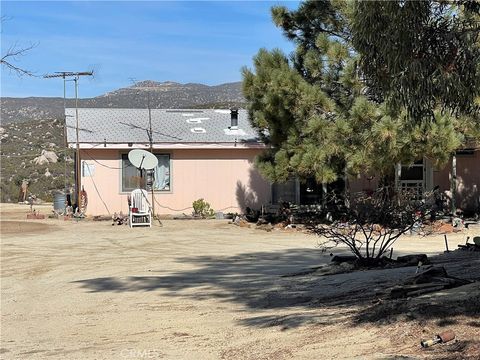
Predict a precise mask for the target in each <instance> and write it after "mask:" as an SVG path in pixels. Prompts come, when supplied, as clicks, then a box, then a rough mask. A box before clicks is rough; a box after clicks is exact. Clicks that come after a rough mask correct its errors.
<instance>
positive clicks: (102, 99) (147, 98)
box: [1, 80, 245, 124]
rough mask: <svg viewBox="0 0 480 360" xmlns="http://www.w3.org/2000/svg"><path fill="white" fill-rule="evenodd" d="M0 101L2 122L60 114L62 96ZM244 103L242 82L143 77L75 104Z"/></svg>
mask: <svg viewBox="0 0 480 360" xmlns="http://www.w3.org/2000/svg"><path fill="white" fill-rule="evenodd" d="M1 103H2V107H1V117H2V124H8V123H11V122H22V121H29V120H49V119H60V118H63V98H61V97H39V96H30V97H23V98H18V97H1ZM244 104H245V98H244V97H243V95H242V91H241V82H231V83H223V84H218V85H205V84H199V83H185V84H182V83H178V82H175V81H164V82H159V81H155V80H142V81H138V82H136V83H135V84H133V85H131V86H128V87H123V88H119V89H116V90H113V91H110V92H107V93H105V94H102V95H98V96H96V97H91V98H80V99H79V100H78V106H79V107H86V108H95V107H102V108H147V107H149V106H150V107H151V108H169V109H179V108H202V107H204V108H205V107H213V108H219V107H231V106H236V107H243V106H244ZM66 106H67V107H73V106H75V100H74V99H71V98H69V99H67V100H66Z"/></svg>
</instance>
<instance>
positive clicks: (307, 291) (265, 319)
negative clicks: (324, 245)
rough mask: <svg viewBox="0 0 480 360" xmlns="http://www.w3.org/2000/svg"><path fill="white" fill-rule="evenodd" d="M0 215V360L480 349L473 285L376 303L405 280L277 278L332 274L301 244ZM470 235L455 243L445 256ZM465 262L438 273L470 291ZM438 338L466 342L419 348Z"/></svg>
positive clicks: (383, 274)
mask: <svg viewBox="0 0 480 360" xmlns="http://www.w3.org/2000/svg"><path fill="white" fill-rule="evenodd" d="M37 209H38V210H40V212H42V213H44V214H47V213H48V212H49V211H50V207H48V206H45V207H40V206H38V207H37ZM0 210H1V220H2V222H1V235H2V239H1V313H2V323H1V349H0V354H1V358H2V359H45V358H48V359H157V358H158V359H292V358H295V359H395V358H397V359H399V358H401V357H399V356H403V358H409V357H410V358H432V359H433V358H442V356H443V357H444V358H445V359H447V358H452V359H454V358H455V356H461V357H458V358H469V357H470V356H476V355H475V351H477V350H478V346H479V345H478V342H476V341H477V340H478V333H479V331H480V330H479V328H480V322H479V313H478V312H477V310H478V309H477V308H476V307H475V306H471V305H470V303H471V301H470V299H471V297H472V296H474V295H475V294H476V296H478V294H479V289H478V286H477V287H473V288H468V289H469V290H468V291H462V290H458V289H461V288H458V289H452V290H449V291H444V292H441V294H435V295H431V296H430V297H428V296H424V297H422V298H417V299H407V300H403V303H402V304H403V305H402V304H398V303H394V302H383V301H380V302H379V301H377V300H376V297H375V294H376V292H377V291H378V290H381V289H384V288H385V287H387V286H389V285H390V284H394V283H396V282H398V281H401V280H402V279H403V278H405V277H407V276H410V275H412V273H414V272H415V268H412V267H408V268H402V269H385V270H370V271H357V272H353V273H347V274H339V275H331V276H318V275H316V274H314V273H313V274H309V275H305V276H296V277H281V275H285V274H291V273H295V272H298V271H302V270H305V269H308V268H310V267H312V266H319V265H321V264H324V263H328V262H329V261H330V256H329V254H325V253H322V252H321V251H320V250H319V249H318V247H317V243H318V240H317V238H315V237H313V236H310V235H306V234H303V233H300V232H286V231H272V232H265V231H261V230H255V229H248V228H239V227H236V226H234V225H231V224H228V222H227V221H218V220H212V221H186V220H182V221H174V220H169V221H168V220H165V221H163V224H164V226H163V227H160V226H158V225H156V226H154V227H152V228H150V229H148V228H136V229H129V228H128V227H126V226H111V223H110V222H93V221H86V220H83V221H79V222H75V221H63V220H57V219H47V220H36V221H26V220H25V218H26V216H25V213H26V212H27V211H28V207H27V206H20V205H7V204H2V206H1V209H0ZM477 229H478V228H477ZM475 231H477V232H479V233H480V231H478V230H475V229H472V230H469V231H466V232H463V233H459V234H452V235H449V246H450V248H451V249H453V248H456V245H457V244H460V243H463V242H464V241H465V237H466V236H467V234H470V235H473V234H474V233H475ZM444 246H445V245H444V240H443V235H436V236H429V237H412V236H405V237H403V238H401V239H400V240H399V241H398V242H397V244H396V245H395V251H394V256H395V255H396V256H399V255H405V254H411V253H426V254H428V255H429V256H434V255H436V254H439V253H442V252H443V250H444ZM342 252H343V253H346V252H345V249H341V248H340V249H336V250H335V253H337V254H338V253H342ZM472 254H473V255H472ZM477 254H478V253H477ZM448 256H450V257H451V258H450V259H449V258H447V257H448ZM468 256H470V257H468ZM468 256H467V255H465V256H464V255H462V254H460V255H458V254H457V253H455V255H443V256H441V257H438V258H436V259H435V260H434V261H436V262H438V263H439V264H440V263H441V264H442V265H443V266H445V267H446V268H447V271H449V273H450V272H451V273H452V274H453V275H455V276H463V277H469V278H472V279H474V278H475V277H476V276H477V275H475V274H479V273H480V254H479V255H476V254H474V253H470V254H468ZM469 274H470V275H469ZM475 285H476V284H475ZM442 294H443V295H442ZM440 295H441V296H440ZM442 296H443V298H442ZM422 299H423V300H422ZM477 300H478V297H477ZM435 301H437V303H439V304H440V305H439V307H436V308H435V309H434V310H435V311H433V310H432V309H427V314H425V311H424V310H425V306H426V304H432V303H435ZM449 301H450V302H449ZM462 301H463V303H462ZM477 303H478V302H477ZM442 304H447V305H448V306H449V307H448V309H446V308H442ZM452 304H455V306H453V305H452ZM462 304H463V305H462ZM474 304H475V302H474ZM401 305H402V306H401ZM449 309H453V310H451V311H450V310H449ZM382 311H383V312H382ZM428 311H430V313H429V312H428ZM375 314H376V315H377V316H375ZM429 314H430V315H429ZM445 327H449V328H452V329H453V330H454V331H457V332H458V334H459V340H460V341H459V342H457V343H455V344H451V345H448V344H446V345H442V346H438V347H437V348H436V349H433V350H429V351H423V350H421V349H420V348H419V342H420V339H421V338H425V337H429V336H431V335H434V334H435V333H436V332H438V331H440V330H441V329H443V328H445ZM472 354H473V355H472ZM477 354H478V353H477ZM448 356H450V357H448ZM474 358H476V357H471V359H474Z"/></svg>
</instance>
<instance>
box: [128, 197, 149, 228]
mask: <svg viewBox="0 0 480 360" xmlns="http://www.w3.org/2000/svg"><path fill="white" fill-rule="evenodd" d="M147 195H148V194H147V191H146V190H143V189H135V190H133V191H132V193H131V195H130V207H129V209H128V223H129V225H130V227H134V226H145V225H147V226H149V227H151V226H152V209H151V207H150V203H149V202H148V197H147ZM133 209H136V211H135V212H133Z"/></svg>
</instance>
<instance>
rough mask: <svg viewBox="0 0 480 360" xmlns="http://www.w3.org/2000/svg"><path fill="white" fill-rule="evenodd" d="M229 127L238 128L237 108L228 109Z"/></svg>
mask: <svg viewBox="0 0 480 360" xmlns="http://www.w3.org/2000/svg"><path fill="white" fill-rule="evenodd" d="M230 129H238V109H231V110H230Z"/></svg>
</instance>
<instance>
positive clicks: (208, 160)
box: [81, 149, 271, 215]
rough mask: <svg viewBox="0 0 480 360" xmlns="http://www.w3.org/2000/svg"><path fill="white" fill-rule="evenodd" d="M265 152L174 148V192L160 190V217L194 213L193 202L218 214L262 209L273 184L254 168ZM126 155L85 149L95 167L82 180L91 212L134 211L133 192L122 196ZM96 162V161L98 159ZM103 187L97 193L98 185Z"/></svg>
mask: <svg viewBox="0 0 480 360" xmlns="http://www.w3.org/2000/svg"><path fill="white" fill-rule="evenodd" d="M259 151H261V150H259V149H198V150H186V149H172V150H168V151H160V150H159V151H157V152H158V153H168V154H170V159H171V165H170V166H171V168H170V172H171V191H169V192H156V195H155V198H156V200H157V202H156V203H155V211H156V213H159V214H178V213H186V214H190V213H191V212H192V202H193V201H194V200H197V199H199V198H204V199H205V200H206V201H207V202H209V203H210V205H211V206H212V208H213V209H214V210H215V211H222V212H239V211H241V210H243V209H244V208H245V206H250V207H254V208H259V207H260V206H261V204H267V203H268V202H269V201H270V197H271V190H270V184H269V183H268V182H267V181H265V180H264V179H263V178H262V177H261V176H260V174H259V173H258V172H257V171H256V170H255V169H254V165H253V160H254V157H255V156H256V155H257V154H258V153H259ZM126 152H127V150H125V151H119V150H109V149H93V150H82V151H81V159H82V161H86V162H87V163H89V164H94V165H95V172H94V175H93V176H92V177H82V185H83V186H84V188H85V190H86V191H87V194H88V208H87V214H89V215H100V214H108V212H107V209H106V207H105V205H104V204H103V202H102V199H103V201H104V202H105V204H106V206H107V207H108V210H109V211H110V213H114V212H119V211H123V213H127V212H128V204H127V195H128V194H127V193H122V192H121V179H120V176H121V170H120V169H119V168H120V165H121V164H120V158H121V154H122V153H126ZM93 159H95V160H96V162H95V161H94V160H93ZM94 185H96V188H97V189H98V193H99V194H100V195H101V198H100V196H99V195H98V194H97V190H96V189H95V186H94Z"/></svg>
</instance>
